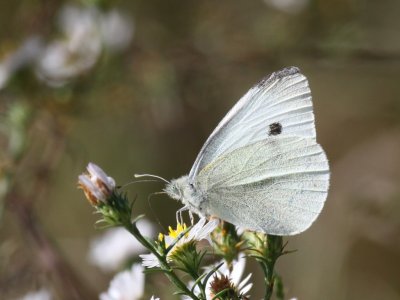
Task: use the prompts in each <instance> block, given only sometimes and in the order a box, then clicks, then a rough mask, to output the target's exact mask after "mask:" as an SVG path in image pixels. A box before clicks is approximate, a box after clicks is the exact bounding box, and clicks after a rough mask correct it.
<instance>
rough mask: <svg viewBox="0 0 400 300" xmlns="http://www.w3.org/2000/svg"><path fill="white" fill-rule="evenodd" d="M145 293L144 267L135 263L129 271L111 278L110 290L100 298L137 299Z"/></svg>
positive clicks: (103, 299)
mask: <svg viewBox="0 0 400 300" xmlns="http://www.w3.org/2000/svg"><path fill="white" fill-rule="evenodd" d="M143 293H144V273H143V267H142V266H141V265H139V264H134V265H133V266H132V268H131V269H130V270H129V271H123V272H121V273H118V274H117V275H116V276H115V277H114V278H113V279H112V280H111V282H110V286H109V288H108V291H107V292H104V293H102V294H101V295H100V300H137V299H140V298H141V297H143Z"/></svg>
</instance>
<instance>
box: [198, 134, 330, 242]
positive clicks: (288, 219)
mask: <svg viewBox="0 0 400 300" xmlns="http://www.w3.org/2000/svg"><path fill="white" fill-rule="evenodd" d="M196 185H197V187H198V189H199V190H200V191H201V192H202V194H204V195H205V200H204V201H205V203H203V206H204V209H205V212H206V214H208V215H216V216H218V217H219V218H221V219H223V220H226V221H228V222H231V223H233V224H235V225H239V226H242V227H244V228H246V229H251V230H255V231H262V232H266V233H269V234H274V235H293V234H297V233H300V232H302V231H304V230H306V229H307V228H308V227H309V226H310V225H311V224H312V223H313V221H314V220H315V219H316V218H317V216H318V215H319V213H320V211H321V209H322V207H323V205H324V202H325V200H326V197H327V191H328V187H329V166H328V161H327V158H326V156H325V153H324V151H323V150H322V148H321V146H320V145H318V144H317V143H316V142H315V139H314V138H310V137H301V136H277V137H270V138H267V139H264V140H262V141H258V142H256V143H252V144H250V145H247V146H244V147H241V148H238V149H235V150H233V151H231V152H229V153H228V154H226V155H222V156H220V157H219V158H218V159H216V160H214V161H213V162H211V163H210V164H209V165H207V166H206V167H205V168H203V169H202V170H201V171H200V173H199V174H198V176H197V177H196Z"/></svg>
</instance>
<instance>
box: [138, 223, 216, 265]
mask: <svg viewBox="0 0 400 300" xmlns="http://www.w3.org/2000/svg"><path fill="white" fill-rule="evenodd" d="M206 221H207V220H206V218H201V219H200V220H199V221H198V222H197V223H196V224H195V225H194V226H193V227H192V228H191V229H190V231H189V232H188V233H186V234H185V235H184V236H183V237H181V238H180V239H179V241H178V242H177V243H176V244H175V245H174V246H173V247H172V249H171V250H170V251H169V252H168V256H167V259H169V257H170V256H171V255H172V254H173V253H174V251H175V250H176V249H178V248H179V247H181V246H182V245H184V244H186V243H188V242H191V241H200V240H204V239H207V240H208V239H209V235H210V233H211V232H212V231H213V230H214V229H215V228H216V227H217V226H218V223H219V220H217V219H213V220H210V221H208V222H207V223H206ZM185 230H186V225H185V224H183V225H182V224H179V223H178V225H177V229H175V230H174V229H172V228H171V227H169V234H168V235H165V236H164V235H162V234H160V235H159V240H160V241H165V245H166V247H168V246H169V245H172V244H173V243H175V242H176V240H177V238H179V237H180V235H181V234H182V233H183V232H184V231H185ZM140 257H141V258H142V260H143V262H142V264H143V266H145V267H147V268H154V267H158V266H160V264H159V261H158V259H157V257H156V256H155V255H154V254H152V253H151V254H142V255H140Z"/></svg>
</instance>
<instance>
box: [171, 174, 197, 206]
mask: <svg viewBox="0 0 400 300" xmlns="http://www.w3.org/2000/svg"><path fill="white" fill-rule="evenodd" d="M164 192H166V193H167V194H168V196H170V197H171V198H172V199H175V200H179V201H181V202H182V203H183V204H184V205H185V206H187V207H188V208H189V209H190V210H191V211H193V212H195V213H198V214H202V209H201V208H200V204H201V203H202V200H203V197H202V196H201V193H199V191H198V190H197V189H196V188H195V186H194V185H193V184H192V183H190V182H189V177H188V176H183V177H181V178H178V179H174V180H171V182H170V183H168V184H167V185H166V186H165V189H164Z"/></svg>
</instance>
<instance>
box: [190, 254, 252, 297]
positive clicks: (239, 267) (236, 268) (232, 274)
mask: <svg viewBox="0 0 400 300" xmlns="http://www.w3.org/2000/svg"><path fill="white" fill-rule="evenodd" d="M221 263H223V264H222V266H221V267H219V269H218V270H217V271H216V272H215V273H214V275H213V276H211V278H210V279H209V280H208V281H207V283H206V296H207V299H212V298H213V297H214V296H213V291H212V288H211V285H212V283H213V282H214V281H215V280H216V278H217V280H218V279H220V278H223V277H225V278H227V279H229V282H230V283H231V284H232V285H233V286H234V288H235V289H236V290H237V291H238V293H239V294H241V295H246V294H247V293H248V292H249V291H250V289H251V287H252V286H253V284H252V283H248V281H249V280H250V278H251V276H252V274H251V273H250V274H249V275H247V276H246V278H244V279H243V280H242V276H243V272H244V268H245V266H246V257H245V255H244V254H240V255H239V258H238V260H233V261H232V268H231V269H229V267H228V265H227V263H226V261H224V260H222V261H219V262H218V263H216V264H213V265H211V266H208V267H206V268H205V272H206V273H208V272H210V271H211V270H213V269H214V268H215V267H216V266H218V265H220V264H221ZM215 276H217V277H216V278H215ZM193 284H194V282H193V281H191V282H189V284H188V287H189V289H192V288H193ZM194 293H195V294H198V293H200V289H199V287H198V285H197V286H196V287H195V288H194ZM183 299H185V300H188V299H189V298H187V297H183Z"/></svg>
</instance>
